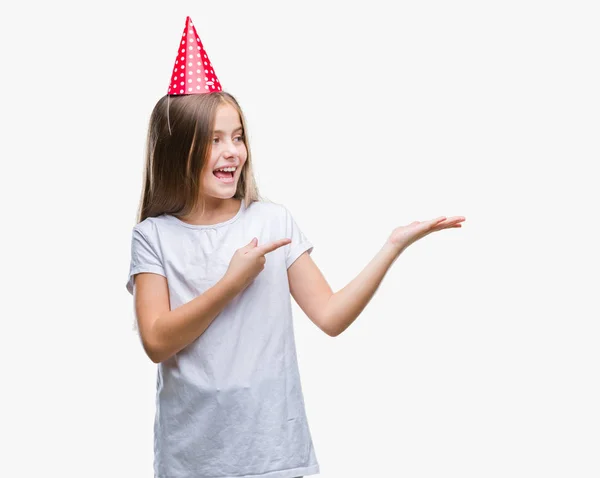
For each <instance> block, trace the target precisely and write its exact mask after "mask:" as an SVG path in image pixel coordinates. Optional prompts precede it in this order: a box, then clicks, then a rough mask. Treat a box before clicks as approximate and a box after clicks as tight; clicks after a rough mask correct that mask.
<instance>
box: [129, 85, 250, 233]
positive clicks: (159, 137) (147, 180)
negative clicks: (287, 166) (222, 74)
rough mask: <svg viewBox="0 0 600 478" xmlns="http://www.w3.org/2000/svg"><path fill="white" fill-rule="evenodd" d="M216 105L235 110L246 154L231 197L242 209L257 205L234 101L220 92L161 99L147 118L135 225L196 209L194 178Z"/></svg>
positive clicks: (204, 159)
mask: <svg viewBox="0 0 600 478" xmlns="http://www.w3.org/2000/svg"><path fill="white" fill-rule="evenodd" d="M222 104H230V105H231V106H233V107H234V108H235V109H236V110H237V111H238V113H239V115H240V121H241V122H242V128H243V129H244V142H245V144H246V149H247V151H248V157H247V159H246V162H245V164H244V166H243V169H242V172H241V174H240V179H239V183H238V187H237V191H236V193H235V195H234V198H236V199H243V200H244V201H245V203H246V206H249V205H250V204H251V203H252V202H254V201H258V200H260V197H259V194H258V188H257V186H256V180H255V178H254V172H253V170H252V159H251V154H250V146H249V144H248V131H247V129H246V121H245V118H244V114H243V113H242V110H241V108H240V105H239V104H238V102H237V100H236V99H235V98H234V97H233V96H232V95H231V94H229V93H226V92H224V91H222V92H214V93H206V94H202V95H181V96H179V95H178V96H169V95H165V96H163V97H162V98H161V99H160V100H158V102H157V103H156V106H155V107H154V110H153V111H152V114H151V116H150V124H149V126H148V138H147V143H146V165H145V168H144V184H143V191H142V197H141V201H140V206H139V210H138V215H137V221H138V222H142V221H143V220H144V219H146V218H147V217H156V216H160V215H161V214H165V213H166V214H173V215H182V216H185V215H187V214H189V213H190V212H192V211H193V210H194V209H195V208H196V207H197V206H198V203H199V201H200V198H201V194H200V193H201V191H200V175H201V174H202V170H203V168H204V166H205V164H206V162H207V159H208V157H209V155H210V150H211V144H212V134H213V129H214V125H215V114H216V112H217V108H218V107H219V105H222Z"/></svg>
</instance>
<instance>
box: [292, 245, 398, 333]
mask: <svg viewBox="0 0 600 478" xmlns="http://www.w3.org/2000/svg"><path fill="white" fill-rule="evenodd" d="M401 251H402V249H399V248H398V247H394V246H393V245H392V244H390V243H389V242H388V243H386V244H385V245H384V246H383V247H382V248H381V250H380V251H379V252H378V253H377V254H376V255H375V257H373V259H372V260H371V262H369V263H368V264H367V266H366V267H365V268H364V269H363V270H362V271H361V272H360V273H359V274H358V275H357V276H356V277H355V278H354V279H353V280H352V281H350V282H349V283H348V285H346V287H344V288H343V289H341V290H339V291H338V292H336V293H335V294H334V293H333V291H332V290H331V287H330V286H329V284H328V283H327V281H326V280H325V278H324V277H323V274H322V273H321V271H320V270H319V268H318V267H317V265H316V264H315V263H314V262H313V260H312V258H311V257H310V255H309V254H307V253H304V254H302V255H301V256H300V257H299V258H298V259H297V260H296V261H295V262H294V263H293V264H292V265H291V266H290V268H289V269H288V280H289V283H290V292H291V293H292V296H293V297H294V300H295V301H296V302H297V303H298V305H299V306H300V308H301V309H302V310H303V311H304V313H305V314H306V315H307V316H308V317H309V318H310V319H311V320H312V321H313V322H314V323H315V325H316V326H317V327H319V328H320V329H321V330H322V331H323V332H325V333H326V334H327V335H330V336H331V337H335V336H337V335H339V334H341V333H342V332H343V331H344V330H346V329H347V328H348V327H349V326H350V324H352V322H354V320H356V318H357V317H358V316H359V315H360V313H361V312H362V311H363V310H364V308H365V307H366V306H367V304H368V303H369V302H370V300H371V299H372V298H373V296H374V295H375V292H376V291H377V289H378V288H379V285H380V284H381V281H382V280H383V278H384V277H385V275H386V273H387V271H388V270H389V268H390V267H391V266H392V264H393V263H394V261H395V260H396V259H397V258H398V256H399V255H400V253H401Z"/></svg>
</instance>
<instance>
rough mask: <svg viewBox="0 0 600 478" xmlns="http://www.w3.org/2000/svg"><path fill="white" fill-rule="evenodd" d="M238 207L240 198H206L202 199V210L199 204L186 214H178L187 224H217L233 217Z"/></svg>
mask: <svg viewBox="0 0 600 478" xmlns="http://www.w3.org/2000/svg"><path fill="white" fill-rule="evenodd" d="M240 207H241V200H240V199H235V198H231V199H216V198H207V199H205V200H204V210H202V204H200V205H199V206H198V207H197V208H196V209H195V210H194V211H192V212H191V213H190V214H188V215H187V216H179V219H181V220H182V221H184V222H187V223H189V224H197V225H210V224H219V223H221V222H225V221H227V220H229V219H231V218H232V217H234V216H235V215H236V214H237V213H238V211H239V210H240Z"/></svg>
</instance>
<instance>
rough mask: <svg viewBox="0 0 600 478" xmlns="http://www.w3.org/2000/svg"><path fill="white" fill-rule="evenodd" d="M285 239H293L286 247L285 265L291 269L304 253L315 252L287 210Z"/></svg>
mask: <svg viewBox="0 0 600 478" xmlns="http://www.w3.org/2000/svg"><path fill="white" fill-rule="evenodd" d="M285 237H287V238H290V239H292V242H291V243H290V244H288V245H287V246H285V247H284V249H285V265H286V267H287V268H288V269H289V267H290V266H291V265H292V264H293V263H294V261H295V260H296V259H298V257H300V256H301V255H302V254H303V253H304V252H308V253H309V254H310V253H311V252H312V250H313V245H312V243H311V242H310V241H309V240H308V239H307V238H306V236H305V235H304V233H303V232H302V230H301V229H300V227H298V224H297V223H296V221H295V220H294V218H293V216H292V214H291V213H290V212H289V211H288V210H287V209H286V210H285Z"/></svg>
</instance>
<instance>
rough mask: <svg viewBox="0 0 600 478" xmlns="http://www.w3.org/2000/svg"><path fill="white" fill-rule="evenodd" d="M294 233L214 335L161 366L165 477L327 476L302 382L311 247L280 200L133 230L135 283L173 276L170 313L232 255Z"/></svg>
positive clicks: (157, 425) (159, 477)
mask: <svg viewBox="0 0 600 478" xmlns="http://www.w3.org/2000/svg"><path fill="white" fill-rule="evenodd" d="M253 237H257V238H258V244H259V245H261V244H266V243H269V242H271V241H274V240H276V239H281V238H291V239H292V242H291V244H288V245H286V246H283V247H280V248H279V249H277V250H275V251H273V252H271V253H268V254H267V255H266V256H265V257H266V260H267V261H266V264H265V268H264V270H263V271H262V272H261V273H260V274H259V275H258V276H257V277H256V279H255V280H254V281H253V282H252V283H251V284H250V285H249V286H248V287H247V288H246V289H245V290H244V291H243V292H242V293H241V294H239V295H238V296H237V297H235V298H234V299H233V300H232V301H231V302H230V303H229V304H228V305H227V306H226V307H225V308H224V309H223V311H222V312H221V313H220V314H219V315H218V316H217V317H216V318H215V319H214V321H213V322H212V323H211V325H210V326H209V327H208V328H207V329H206V331H205V332H204V333H203V334H202V335H201V336H200V337H198V338H197V339H196V340H195V341H194V342H192V343H191V344H190V345H188V346H187V347H185V348H184V349H183V350H181V351H180V352H179V353H177V354H176V355H174V356H173V357H171V358H169V359H167V360H165V361H164V362H161V363H159V364H158V366H157V368H158V370H157V390H156V415H155V421H154V470H155V478H227V477H235V478H258V477H260V478H294V477H298V476H303V475H312V474H317V473H319V464H318V462H317V458H316V456H315V451H314V449H313V443H312V438H311V433H310V430H309V426H308V421H307V418H306V413H305V406H304V398H303V393H302V387H301V382H300V375H299V369H298V362H297V356H296V346H295V341H294V328H293V322H292V303H291V295H290V290H289V283H288V278H287V268H288V267H290V266H291V265H292V263H293V262H294V261H295V260H296V259H297V258H298V257H299V256H300V255H301V254H302V253H304V252H308V253H309V254H310V253H311V252H312V244H311V243H310V242H309V241H308V240H307V239H306V237H305V236H304V234H303V233H302V231H301V230H300V229H299V228H298V226H297V224H296V222H295V221H294V219H293V218H292V216H291V214H290V213H289V211H288V210H287V209H286V208H285V207H284V206H282V205H279V204H275V203H268V202H263V201H259V202H253V203H251V204H250V205H249V206H248V207H246V205H245V204H244V202H243V201H242V204H241V207H240V209H239V212H238V213H237V214H236V216H235V217H233V218H231V219H230V220H228V221H226V222H222V223H220V224H214V225H210V226H206V225H191V224H187V223H185V222H183V221H181V220H179V219H177V218H176V217H174V216H171V215H166V214H163V215H161V216H158V217H153V218H147V219H145V220H144V221H142V222H141V223H139V224H137V225H136V226H135V227H134V228H133V233H132V245H131V266H130V272H129V279H128V282H127V290H128V291H129V292H130V293H132V294H133V276H134V275H135V274H137V273H140V272H153V273H155V274H160V275H162V276H164V277H166V278H167V282H168V287H169V297H170V305H171V310H173V309H175V308H177V307H179V306H181V305H183V304H185V303H187V302H189V301H190V300H192V299H194V298H195V297H197V296H198V295H200V294H202V293H203V292H204V291H205V290H207V289H208V288H209V287H211V286H212V285H214V284H215V283H216V282H217V281H218V280H219V279H221V277H223V275H224V274H225V271H226V270H227V267H228V266H229V262H230V260H231V258H232V256H233V254H234V252H235V251H236V250H237V249H239V248H240V247H243V246H245V245H247V244H248V243H249V242H250V241H251V240H252V238H253Z"/></svg>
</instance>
